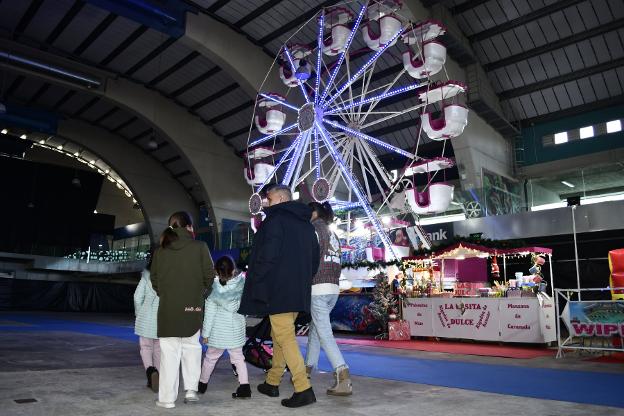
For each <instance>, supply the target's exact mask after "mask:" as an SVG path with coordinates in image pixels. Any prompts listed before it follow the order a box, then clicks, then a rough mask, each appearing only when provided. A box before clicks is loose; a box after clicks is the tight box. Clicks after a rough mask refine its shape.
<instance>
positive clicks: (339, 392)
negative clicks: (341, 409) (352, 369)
mask: <svg viewBox="0 0 624 416" xmlns="http://www.w3.org/2000/svg"><path fill="white" fill-rule="evenodd" d="M335 376H336V380H335V383H336V384H334V386H332V387H331V388H329V389H327V394H329V395H330V396H350V395H352V394H353V386H352V384H351V376H350V375H349V368H348V367H342V368H339V369H338V370H336V374H335Z"/></svg>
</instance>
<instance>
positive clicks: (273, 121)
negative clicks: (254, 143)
mask: <svg viewBox="0 0 624 416" xmlns="http://www.w3.org/2000/svg"><path fill="white" fill-rule="evenodd" d="M255 122H256V127H257V128H258V131H259V132H260V133H262V134H272V133H275V132H277V131H280V130H281V129H282V127H283V126H284V123H285V122H286V114H285V113H284V112H283V111H281V110H277V109H271V110H268V111H267V112H266V113H265V114H264V117H261V116H260V115H257V116H256V117H255Z"/></svg>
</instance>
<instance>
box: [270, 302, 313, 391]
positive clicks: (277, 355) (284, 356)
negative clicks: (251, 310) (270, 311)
mask: <svg viewBox="0 0 624 416" xmlns="http://www.w3.org/2000/svg"><path fill="white" fill-rule="evenodd" d="M297 314H298V313H297V312H287V313H278V314H275V315H269V320H270V321H271V337H272V338H273V366H272V367H271V369H270V370H269V371H268V372H267V376H266V382H267V383H268V384H271V385H272V386H279V385H280V382H281V381H282V376H283V375H284V370H285V369H286V366H288V369H289V370H290V374H291V375H292V383H293V385H294V386H295V392H297V393H299V392H302V391H304V390H307V389H309V388H310V387H311V386H310V381H309V380H308V376H307V374H306V370H305V364H304V362H303V356H302V355H301V351H299V344H297V338H296V337H295V319H297Z"/></svg>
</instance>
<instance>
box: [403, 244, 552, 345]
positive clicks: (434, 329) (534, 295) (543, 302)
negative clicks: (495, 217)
mask: <svg viewBox="0 0 624 416" xmlns="http://www.w3.org/2000/svg"><path fill="white" fill-rule="evenodd" d="M528 256H531V257H532V259H533V267H531V268H530V269H529V270H530V272H529V273H530V274H529V275H526V276H525V275H524V274H523V273H519V274H517V275H516V276H514V277H515V278H514V279H507V276H506V270H505V269H506V267H505V262H506V260H507V259H508V258H510V257H528ZM551 256H552V251H551V250H550V249H546V248H540V247H523V248H515V249H498V248H491V247H483V246H478V245H474V244H468V243H458V244H456V245H453V246H451V247H448V248H445V249H443V250H440V251H438V252H433V253H431V254H430V255H429V256H427V257H423V256H421V257H414V258H407V259H404V261H405V262H406V263H407V264H408V265H410V266H409V267H407V268H406V274H407V275H410V274H411V275H412V276H413V277H412V279H413V281H414V283H413V285H412V287H411V288H410V287H409V285H406V287H405V296H406V297H405V299H404V301H403V318H404V319H405V320H407V321H408V322H409V326H410V334H411V336H435V337H440V338H463V339H475V340H485V341H503V342H529V343H548V342H552V341H555V340H556V327H555V320H556V319H555V311H554V304H553V301H552V299H551V297H550V296H548V295H547V294H546V293H545V292H544V289H545V285H544V284H543V282H542V277H541V266H542V265H544V263H545V261H546V258H548V260H549V263H550V259H551ZM488 258H490V259H491V263H492V268H491V269H492V270H491V273H492V274H494V276H495V277H496V276H497V275H499V274H500V271H499V270H498V267H497V266H498V264H497V261H496V259H498V258H500V259H502V260H503V265H504V267H503V269H504V270H503V279H502V280H501V281H500V282H499V281H496V284H495V286H494V287H492V288H490V287H488V285H487V279H485V281H483V280H479V279H476V280H475V279H472V277H473V276H467V275H457V274H456V275H455V285H454V289H453V290H452V291H449V290H445V281H448V278H449V267H447V262H449V261H451V262H454V263H455V264H453V271H452V272H451V273H458V271H460V272H459V273H464V272H462V270H468V273H477V271H478V270H477V269H476V268H472V269H462V268H461V267H458V265H457V262H463V261H468V260H469V259H482V260H483V264H487V262H486V260H487V259H488ZM426 264H430V265H431V266H430V268H431V271H432V272H430V273H422V270H423V265H426ZM436 268H437V269H439V273H436ZM482 272H485V275H486V276H487V270H482ZM481 275H483V273H481ZM406 280H407V278H406ZM550 281H551V290H552V281H553V278H552V268H551V273H550ZM423 288H426V290H424V291H423ZM416 296H418V297H416Z"/></svg>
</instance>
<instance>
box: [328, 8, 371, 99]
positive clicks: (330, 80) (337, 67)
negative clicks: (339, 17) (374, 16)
mask: <svg viewBox="0 0 624 416" xmlns="http://www.w3.org/2000/svg"><path fill="white" fill-rule="evenodd" d="M365 11H366V5H364V6H362V9H361V10H360V14H359V15H358V18H357V20H356V21H355V25H353V29H351V33H349V38H348V39H347V43H345V48H344V51H342V53H341V54H340V57H339V58H338V63H337V64H336V66H335V67H334V70H333V71H332V74H331V77H330V78H329V82H328V83H327V86H326V87H325V91H323V95H322V96H321V99H320V100H319V102H321V101H323V99H324V98H325V97H326V96H327V94H329V89H330V88H331V86H332V84H333V83H334V81H335V80H336V75H338V71H339V70H340V66H341V65H342V62H343V61H344V57H345V53H347V51H348V50H349V47H350V46H351V42H352V41H353V38H354V37H355V33H356V32H357V30H358V28H359V27H360V22H362V18H363V17H364V12H365Z"/></svg>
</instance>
